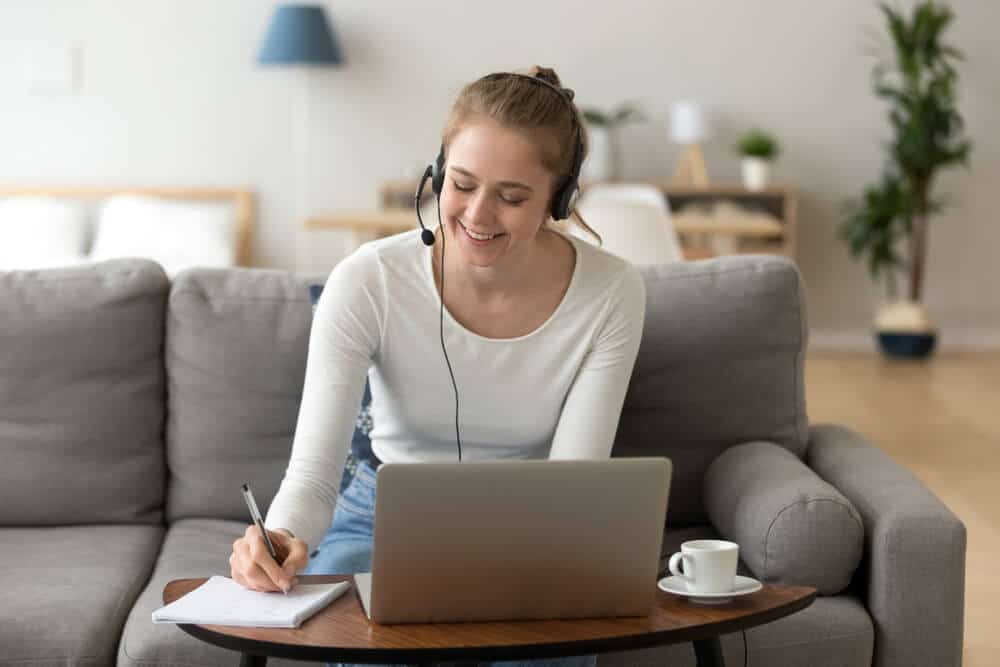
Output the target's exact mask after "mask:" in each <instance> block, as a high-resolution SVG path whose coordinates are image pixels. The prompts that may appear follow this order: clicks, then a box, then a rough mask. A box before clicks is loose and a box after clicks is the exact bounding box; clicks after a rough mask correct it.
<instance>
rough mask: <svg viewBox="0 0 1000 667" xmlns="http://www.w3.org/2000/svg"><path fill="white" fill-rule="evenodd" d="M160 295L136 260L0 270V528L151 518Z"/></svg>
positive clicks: (158, 471) (159, 461)
mask: <svg viewBox="0 0 1000 667" xmlns="http://www.w3.org/2000/svg"><path fill="white" fill-rule="evenodd" d="M169 287H170V285H169V283H168V281H167V278H166V276H165V275H164V273H163V271H162V269H160V267H159V266H157V265H156V264H154V263H153V262H150V261H146V260H115V261H109V262H102V263H99V264H93V265H90V266H85V267H77V268H66V269H46V270H40V271H14V272H10V273H3V272H0V323H2V324H0V460H2V461H3V465H0V489H3V494H2V496H3V502H0V525H8V526H10V525H18V526H41V525H56V524H61V525H65V524H79V523H159V522H160V521H162V517H163V498H164V487H165V477H166V470H165V466H164V461H163V423H164V404H165V400H164V372H163V319H164V311H165V310H166V301H167V294H168V291H169Z"/></svg>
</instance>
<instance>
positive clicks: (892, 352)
mask: <svg viewBox="0 0 1000 667" xmlns="http://www.w3.org/2000/svg"><path fill="white" fill-rule="evenodd" d="M875 335H876V339H877V340H878V344H879V347H880V348H881V350H882V353H883V354H885V355H886V356H888V357H897V358H908V359H925V358H927V357H929V356H930V355H931V353H932V352H933V351H934V346H935V343H936V342H937V331H936V328H935V326H934V322H933V321H932V320H931V317H930V314H929V313H928V312H927V309H926V308H924V307H923V305H921V304H919V303H915V302H913V301H906V300H903V301H896V302H893V303H888V304H885V305H883V306H882V307H881V308H879V310H878V314H877V315H876V317H875Z"/></svg>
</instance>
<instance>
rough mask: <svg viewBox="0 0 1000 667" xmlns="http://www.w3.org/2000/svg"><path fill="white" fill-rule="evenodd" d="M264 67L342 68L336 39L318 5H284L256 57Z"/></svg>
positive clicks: (341, 59) (272, 19)
mask: <svg viewBox="0 0 1000 667" xmlns="http://www.w3.org/2000/svg"><path fill="white" fill-rule="evenodd" d="M257 62H259V63H260V64H262V65H299V64H304V65H340V64H342V63H343V62H344V59H343V57H342V56H341V54H340V49H339V48H338V47H337V38H336V37H334V34H333V30H331V29H330V24H329V23H328V22H327V20H326V12H324V11H323V8H322V7H320V6H319V5H282V6H280V7H278V9H277V10H275V12H274V16H273V17H272V18H271V25H270V27H269V28H268V30H267V37H266V38H265V39H264V46H263V47H262V48H261V50H260V54H259V55H258V56H257Z"/></svg>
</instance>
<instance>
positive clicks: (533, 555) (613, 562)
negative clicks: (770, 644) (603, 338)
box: [359, 458, 672, 623]
mask: <svg viewBox="0 0 1000 667" xmlns="http://www.w3.org/2000/svg"><path fill="white" fill-rule="evenodd" d="M671 470H672V467H671V462H670V460H669V459H665V458H619V459H611V460H604V461H483V462H471V463H415V464H392V463H387V464H383V465H382V466H380V467H379V469H378V472H377V474H376V496H375V497H376V500H375V506H376V512H375V538H374V539H375V542H374V551H373V555H372V575H371V579H370V581H367V580H365V579H366V578H362V581H360V582H359V592H363V593H365V594H367V595H366V596H365V597H368V598H369V599H367V600H365V603H366V604H365V607H366V612H367V613H368V615H369V617H370V618H371V619H372V620H373V621H375V622H377V623H443V622H463V621H500V620H522V619H545V618H587V617H595V618H597V617H613V616H644V615H647V614H649V613H650V612H651V610H652V607H653V603H654V599H655V594H656V574H657V566H658V564H659V558H660V548H661V544H662V540H663V529H664V522H665V518H666V511H667V498H668V496H669V493H670V478H671ZM369 587H370V590H363V589H366V588H369Z"/></svg>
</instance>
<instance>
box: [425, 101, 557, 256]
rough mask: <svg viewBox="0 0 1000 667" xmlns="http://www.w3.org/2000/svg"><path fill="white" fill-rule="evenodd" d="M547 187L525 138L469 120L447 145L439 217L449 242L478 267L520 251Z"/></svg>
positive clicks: (540, 214)
mask: <svg viewBox="0 0 1000 667" xmlns="http://www.w3.org/2000/svg"><path fill="white" fill-rule="evenodd" d="M552 188H553V176H552V174H551V172H549V171H548V170H547V169H546V168H545V167H544V166H543V165H542V162H541V159H540V156H539V154H538V149H537V148H536V147H535V145H534V144H533V143H532V142H531V140H530V138H529V137H527V136H525V135H524V134H523V133H521V132H518V131H516V130H513V129H510V128H508V127H504V126H503V125H500V124H499V123H497V122H495V121H492V120H488V119H484V120H478V121H475V122H472V123H469V124H468V125H466V126H464V127H463V128H462V129H461V130H459V131H458V133H456V134H455V136H454V137H453V138H452V140H451V144H450V145H449V146H448V160H447V164H446V168H445V179H444V187H443V189H442V190H441V222H442V223H443V224H444V230H445V231H444V233H445V234H447V235H448V238H447V242H448V244H449V246H450V245H451V244H452V243H454V246H453V247H456V248H457V249H458V254H459V256H460V257H461V259H463V260H464V261H465V262H466V263H468V264H472V265H474V266H482V267H486V266H494V265H496V264H497V263H498V262H499V261H500V260H502V259H503V258H504V257H508V256H511V255H512V254H516V253H518V252H522V251H523V250H524V249H525V248H527V247H530V244H532V243H534V241H535V235H536V234H537V233H538V230H539V228H540V227H541V225H542V223H544V222H545V220H546V218H547V217H548V214H549V201H550V199H551V197H552ZM449 250H450V247H449Z"/></svg>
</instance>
